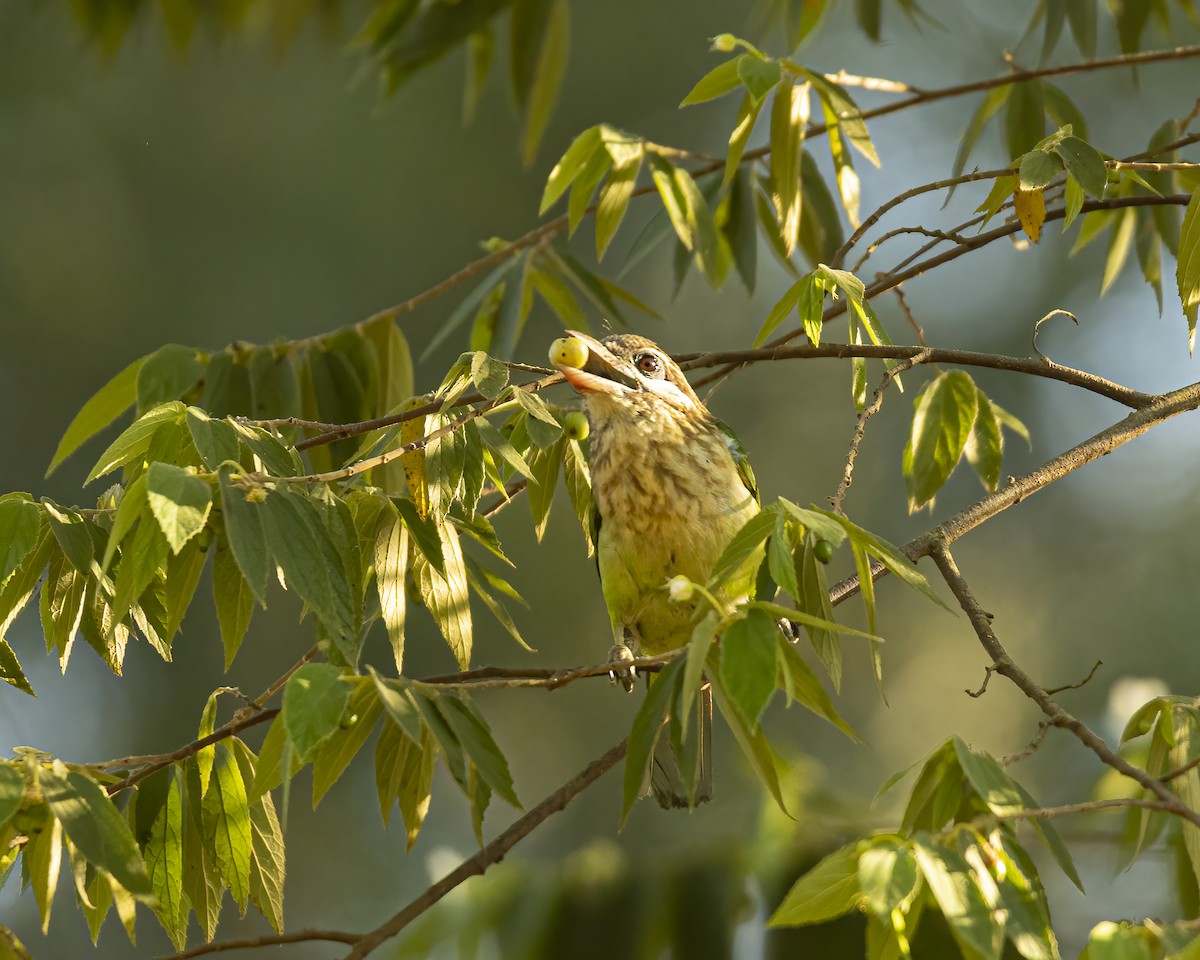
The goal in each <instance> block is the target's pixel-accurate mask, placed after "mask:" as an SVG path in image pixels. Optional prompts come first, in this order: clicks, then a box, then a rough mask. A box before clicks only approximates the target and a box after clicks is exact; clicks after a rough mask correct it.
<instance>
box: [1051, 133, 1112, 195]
mask: <svg viewBox="0 0 1200 960" xmlns="http://www.w3.org/2000/svg"><path fill="white" fill-rule="evenodd" d="M1053 149H1054V152H1055V153H1057V154H1058V155H1059V156H1060V157H1062V159H1063V163H1064V164H1065V165H1066V168H1067V172H1068V173H1070V174H1071V176H1073V177H1074V178H1075V179H1076V180H1078V181H1079V185H1080V186H1081V187H1083V189H1084V190H1086V191H1087V192H1088V193H1090V194H1091V195H1092V196H1093V197H1096V198H1097V199H1099V198H1100V197H1102V196H1104V188H1105V187H1106V186H1107V184H1108V170H1107V169H1106V168H1105V166H1104V158H1103V157H1102V156H1100V152H1099V151H1098V150H1097V149H1096V148H1095V147H1093V146H1092V145H1091V144H1090V143H1087V142H1086V141H1084V140H1081V139H1080V138H1079V137H1073V136H1072V137H1064V138H1063V139H1062V140H1059V141H1057V142H1056V143H1055V144H1054V147H1053Z"/></svg>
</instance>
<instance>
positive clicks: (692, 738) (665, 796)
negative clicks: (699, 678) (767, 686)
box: [644, 683, 712, 809]
mask: <svg viewBox="0 0 1200 960" xmlns="http://www.w3.org/2000/svg"><path fill="white" fill-rule="evenodd" d="M693 709H694V716H693V717H692V722H691V723H689V725H688V726H689V732H688V737H687V739H686V741H685V740H682V739H681V737H680V736H679V728H680V725H679V724H676V723H667V724H666V725H665V727H664V729H663V730H662V732H661V733H660V734H659V737H658V743H657V744H656V745H655V747H654V760H653V762H652V763H651V765H650V784H649V787H650V789H649V790H648V791H644V793H653V794H654V799H655V800H657V801H658V803H659V806H661V807H664V808H666V809H670V808H673V807H694V806H696V805H697V804H701V803H705V802H707V801H709V800H711V799H712V685H711V684H709V683H705V684H704V685H703V686H702V687H701V688H700V693H699V695H698V696H697V697H696V705H695V707H694V708H693ZM692 784H695V794H694V795H692V791H691V790H690V789H689V787H690V786H691V785H692Z"/></svg>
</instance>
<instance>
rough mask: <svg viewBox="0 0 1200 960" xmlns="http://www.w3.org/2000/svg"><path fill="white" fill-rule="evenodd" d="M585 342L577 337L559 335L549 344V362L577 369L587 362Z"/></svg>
mask: <svg viewBox="0 0 1200 960" xmlns="http://www.w3.org/2000/svg"><path fill="white" fill-rule="evenodd" d="M587 359H588V348H587V344H586V343H584V342H583V341H582V340H580V339H579V338H578V337H559V338H558V339H557V340H555V341H554V342H553V343H552V344H550V362H551V363H553V364H555V365H556V366H557V365H559V364H561V365H562V366H564V367H575V368H576V369H578V368H579V367H582V366H583V365H584V364H585V363H587Z"/></svg>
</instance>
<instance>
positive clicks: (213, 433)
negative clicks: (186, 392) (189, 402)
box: [187, 407, 241, 470]
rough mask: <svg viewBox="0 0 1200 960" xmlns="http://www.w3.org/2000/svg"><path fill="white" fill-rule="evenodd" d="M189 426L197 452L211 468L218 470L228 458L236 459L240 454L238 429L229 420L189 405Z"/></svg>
mask: <svg viewBox="0 0 1200 960" xmlns="http://www.w3.org/2000/svg"><path fill="white" fill-rule="evenodd" d="M187 427H188V433H189V434H190V435H191V437H192V443H194V444H195V445H196V452H197V453H199V454H200V459H201V460H203V461H204V465H205V466H206V467H208V468H209V469H210V470H216V469H217V468H218V467H219V466H220V465H221V464H222V463H224V462H225V461H226V460H234V461H236V460H237V459H238V457H239V456H240V454H241V444H240V443H239V442H238V433H237V430H235V429H234V427H233V424H231V423H229V422H228V421H227V420H214V419H213V418H212V417H210V416H209V415H208V414H207V413H205V412H204V411H203V410H201V409H200V408H199V407H188V408H187Z"/></svg>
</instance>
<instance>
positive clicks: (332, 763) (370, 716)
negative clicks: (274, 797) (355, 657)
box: [312, 677, 383, 810]
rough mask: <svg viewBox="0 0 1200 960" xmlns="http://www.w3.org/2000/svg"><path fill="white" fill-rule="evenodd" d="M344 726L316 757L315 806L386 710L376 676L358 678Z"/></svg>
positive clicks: (319, 750)
mask: <svg viewBox="0 0 1200 960" xmlns="http://www.w3.org/2000/svg"><path fill="white" fill-rule="evenodd" d="M354 681H355V682H354V684H353V690H352V692H351V694H350V700H349V702H348V703H347V704H346V712H345V717H344V719H343V721H342V724H341V726H340V727H339V728H338V729H337V730H336V731H335V732H334V733H333V735H332V736H330V737H329V738H328V739H326V740H325V741H324V742H323V743H322V744H321V745H320V746H319V747H317V752H316V754H315V756H314V757H313V774H312V775H313V798H312V802H313V809H314V810H315V809H316V808H317V804H318V803H320V802H321V799H322V798H323V797H324V796H325V794H326V793H327V792H328V791H329V788H330V787H332V786H333V785H334V784H335V783H337V781H338V780H339V779H340V778H341V776H342V774H343V773H345V771H346V768H347V767H348V766H349V765H350V761H351V760H353V759H354V757H355V755H356V754H357V753H358V751H359V750H361V749H362V746H363V744H364V743H366V742H367V738H368V737H369V736H370V735H371V733H372V732H373V731H374V729H375V725H376V723H377V722H378V720H379V717H380V715H381V714H382V713H383V703H382V701H381V700H380V698H379V691H378V689H377V688H376V686H375V683H374V681H373V680H372V679H368V678H366V677H356V678H354Z"/></svg>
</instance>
